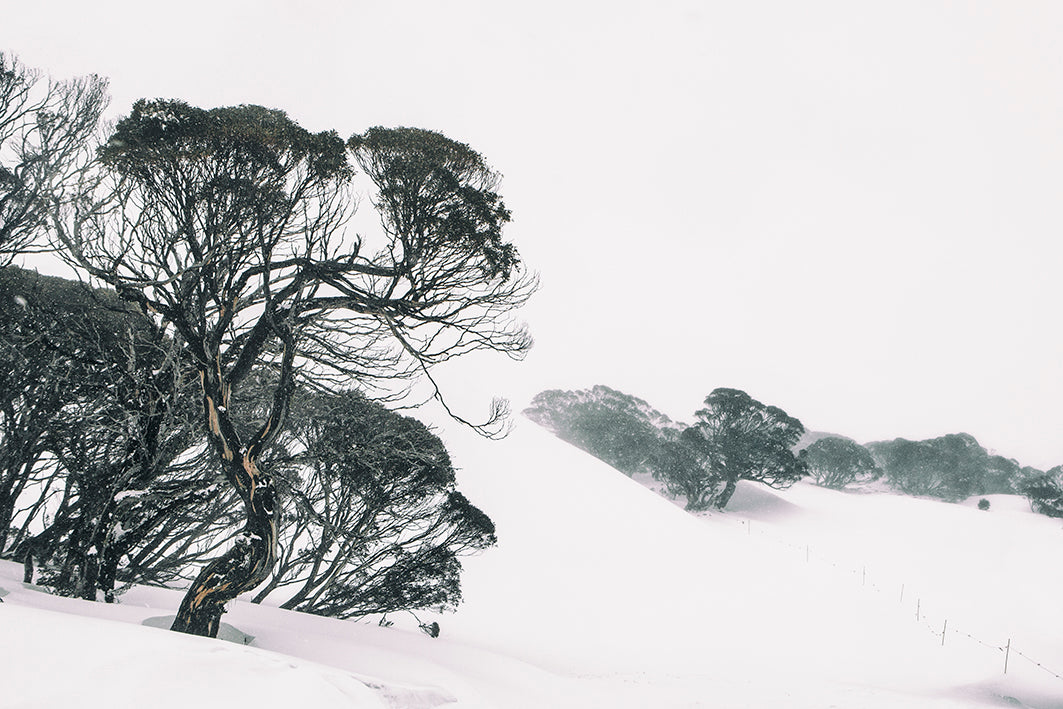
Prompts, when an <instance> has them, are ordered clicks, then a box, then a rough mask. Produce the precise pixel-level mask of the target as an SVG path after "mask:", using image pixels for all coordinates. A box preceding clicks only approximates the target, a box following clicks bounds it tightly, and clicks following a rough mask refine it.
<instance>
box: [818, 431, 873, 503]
mask: <svg viewBox="0 0 1063 709" xmlns="http://www.w3.org/2000/svg"><path fill="white" fill-rule="evenodd" d="M801 458H802V460H804V462H805V464H806V465H807V466H808V472H809V475H811V476H812V480H813V481H814V482H815V483H816V484H817V485H821V486H823V487H829V488H833V489H835V490H840V489H842V488H843V487H845V486H846V485H849V484H851V483H856V482H866V481H868V480H873V479H875V478H877V477H878V476H879V475H881V474H882V471H881V470H880V469H879V467H878V466H877V465H875V460H874V458H872V457H871V453H870V452H868V450H867V449H866V448H864V447H863V446H862V445H860V444H859V443H856V442H855V441H851V440H849V439H848V438H840V437H837V436H828V437H827V438H820V439H819V440H817V441H814V442H813V443H812V444H811V445H809V446H808V447H807V448H805V449H804V450H802V451H801Z"/></svg>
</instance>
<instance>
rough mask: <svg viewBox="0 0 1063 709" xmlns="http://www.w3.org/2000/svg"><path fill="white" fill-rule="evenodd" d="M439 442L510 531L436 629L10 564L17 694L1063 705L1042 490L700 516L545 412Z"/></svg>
mask: <svg viewBox="0 0 1063 709" xmlns="http://www.w3.org/2000/svg"><path fill="white" fill-rule="evenodd" d="M443 437H444V440H446V441H447V444H448V447H449V448H450V449H451V451H452V454H453V457H454V460H455V462H456V464H457V465H458V466H459V467H460V468H461V472H460V473H459V483H460V487H461V489H462V491H463V492H465V493H466V494H467V495H468V496H469V498H470V499H471V500H473V502H474V503H475V504H477V505H478V506H480V507H482V508H483V509H484V510H485V511H487V512H488V514H490V515H491V517H492V518H493V519H494V520H495V522H496V524H497V526H498V535H499V539H500V543H499V546H498V547H497V548H495V549H492V550H489V551H488V552H486V553H484V554H482V555H480V556H477V557H473V558H469V559H467V560H466V561H465V568H466V573H465V575H464V589H465V603H464V604H463V605H462V607H461V609H460V610H459V611H458V613H456V614H449V615H445V616H441V617H438V618H435V617H430V616H429V615H428V614H423V615H422V616H421V619H422V620H425V621H427V620H431V619H436V620H438V621H439V622H440V625H441V626H442V635H441V637H439V638H437V639H432V638H429V637H427V636H426V635H424V634H423V633H421V632H419V631H417V630H415V629H405V628H403V627H400V625H401V623H400V624H397V625H396V627H391V628H380V627H377V626H376V625H372V624H367V623H351V622H340V621H333V620H330V619H326V618H318V617H313V616H304V615H301V614H296V613H291V612H287V611H281V610H278V609H275V608H267V607H261V606H254V605H251V604H248V603H242V602H237V603H234V604H233V606H232V608H231V609H230V612H229V613H228V614H227V615H226V616H225V621H226V623H228V624H230V625H231V626H233V627H234V628H235V629H237V630H232V631H231V632H230V637H231V638H232V640H231V641H229V642H225V641H215V640H208V639H203V638H194V637H188V636H181V635H178V634H174V633H168V632H164V631H161V630H159V629H157V627H151V626H152V625H156V626H157V625H165V623H166V620H165V618H160V617H161V616H166V615H172V614H173V612H174V609H175V608H176V607H177V604H178V601H179V598H180V594H179V593H178V592H176V591H167V590H160V589H148V588H138V589H133V590H131V591H130V592H128V593H127V594H125V595H124V596H123V597H122V599H121V603H119V604H117V605H111V606H108V605H105V604H93V603H87V602H83V601H78V600H73V599H64V598H56V597H53V596H49V595H47V594H44V593H41V592H39V591H38V590H36V589H34V588H32V587H25V586H23V584H22V583H21V582H20V579H21V568H20V567H18V566H16V565H14V564H10V563H4V564H0V595H2V596H3V600H4V603H3V604H0V638H2V640H0V707H5V708H8V707H10V708H15V707H18V708H26V709H29V708H31V707H32V708H35V709H36V708H40V707H48V708H51V707H56V708H58V707H64V708H65V707H71V706H78V707H85V708H88V709H97V708H98V709H120V708H123V707H137V708H138V709H139V708H141V707H153V708H154V707H157V708H160V709H165V708H167V707H186V706H189V705H196V706H198V707H223V706H233V705H235V704H237V703H239V704H240V705H241V706H248V707H284V708H288V707H292V706H306V707H314V709H332V708H333V707H336V708H338V707H348V708H349V707H436V706H446V707H455V708H460V709H472V708H474V707H475V708H487V707H492V708H497V709H511V708H512V709H520V708H522V707H529V708H553V707H573V708H574V707H609V708H612V707H619V708H624V707H629V708H635V707H645V708H658V707H662V708H667V707H698V706H704V707H785V708H801V707H808V708H812V707H815V708H817V709H819V708H826V707H841V708H845V709H849V708H855V709H878V708H883V709H884V708H886V707H889V708H890V709H893V708H895V707H917V708H922V707H926V708H934V709H937V708H941V709H945V708H946V707H957V708H958V707H980V706H986V707H993V706H1001V707H1004V706H1008V707H1014V706H1018V707H1022V706H1027V707H1036V708H1038V709H1048V708H1050V707H1063V678H1060V677H1058V676H1057V674H1063V641H1061V639H1060V628H1061V627H1063V611H1061V608H1060V606H1061V605H1063V604H1060V603H1059V597H1060V594H1061V592H1063V563H1061V559H1063V524H1061V523H1060V521H1059V520H1051V519H1049V518H1046V517H1043V516H1038V515H1034V514H1032V513H1030V512H1029V510H1028V507H1027V506H1026V504H1025V503H1024V502H1023V501H1022V500H1019V499H1017V498H1012V497H1008V496H992V497H990V498H989V499H990V502H991V508H990V510H989V511H980V510H978V509H977V507H976V505H977V499H975V500H971V501H970V502H969V504H966V505H948V504H944V503H938V502H932V501H927V500H918V499H912V498H905V497H898V496H894V495H890V494H886V493H868V492H865V493H840V492H833V491H829V490H823V489H819V488H816V487H813V486H811V485H807V484H799V485H797V486H795V487H794V488H792V489H790V490H787V491H783V492H778V491H771V490H767V489H765V488H761V487H756V486H753V485H748V486H743V487H740V489H739V492H738V493H737V494H736V496H735V499H734V500H733V502H732V503H731V505H730V509H729V510H728V512H726V513H722V514H721V513H717V514H711V515H702V516H698V517H695V516H691V515H689V514H687V513H685V512H683V511H682V509H681V508H680V507H678V506H677V505H676V504H675V503H673V502H671V501H668V500H666V499H663V498H661V497H660V496H658V495H657V494H655V493H654V492H652V491H651V490H648V489H647V488H646V487H645V486H644V485H642V484H640V482H639V481H633V480H630V479H628V478H626V477H624V476H623V475H621V474H619V473H617V472H616V471H614V470H613V469H612V468H609V467H608V466H606V465H604V464H602V463H600V462H599V461H597V460H595V459H593V458H591V457H590V456H588V455H586V454H585V453H582V452H581V451H579V450H576V449H575V448H573V447H571V446H569V445H568V444H565V443H563V442H561V441H559V440H558V439H556V438H554V437H553V436H552V435H550V434H549V433H547V432H545V431H543V430H541V429H539V428H538V427H537V426H535V425H534V424H531V423H530V422H527V421H523V420H522V421H519V422H518V425H517V427H516V429H515V430H514V432H513V433H512V434H511V436H510V437H509V438H507V439H506V440H504V441H502V442H490V441H484V440H481V439H478V438H476V437H475V436H474V435H473V434H470V433H467V432H464V431H461V430H460V429H457V428H455V429H453V430H447V431H446V432H445V433H444V435H443ZM917 614H918V619H917ZM946 621H947V625H946ZM942 630H944V631H945V637H944V645H943V644H942ZM247 636H251V637H252V638H253V639H251V640H250V641H249V642H250V644H243V642H241V641H242V640H247V639H248V638H247ZM1009 640H1010V650H1008V647H1009V646H1008V642H1009ZM1006 652H1008V653H1009V655H1008V657H1007V662H1008V665H1007V674H1006V675H1005V674H1004V665H1005V654H1006ZM1036 663H1041V665H1042V666H1038V665H1037V664H1036Z"/></svg>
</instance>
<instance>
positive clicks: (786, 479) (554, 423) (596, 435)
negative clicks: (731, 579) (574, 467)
mask: <svg viewBox="0 0 1063 709" xmlns="http://www.w3.org/2000/svg"><path fill="white" fill-rule="evenodd" d="M524 414H525V415H526V416H527V417H528V418H530V419H531V420H533V421H535V422H537V423H539V424H541V425H543V426H544V427H546V428H548V429H550V430H551V431H553V432H555V433H556V434H557V435H558V436H560V437H561V438H562V439H564V440H567V441H569V442H571V443H573V444H574V445H577V446H579V447H580V448H583V449H584V450H586V451H588V452H589V453H591V454H592V455H595V456H596V457H599V458H601V459H602V460H603V461H605V462H607V463H609V464H610V465H614V466H615V467H617V469H618V470H621V471H622V472H625V473H627V474H629V475H631V474H634V473H649V474H651V475H653V477H654V478H655V479H657V480H659V481H661V482H662V483H663V484H664V485H665V488H666V489H667V490H668V492H669V493H670V494H673V495H675V496H683V497H685V498H686V501H687V502H686V507H687V509H688V510H692V511H699V510H707V509H710V508H711V509H723V508H725V507H726V506H727V503H728V502H729V501H730V499H731V496H732V495H733V494H734V492H735V489H736V488H737V484H738V481H739V480H751V481H755V482H759V483H763V484H765V485H768V486H770V487H776V488H785V487H788V486H790V485H792V484H793V483H794V482H796V481H797V480H799V479H801V477H802V476H804V475H805V474H806V472H807V466H806V464H805V463H804V461H802V460H801V459H800V458H799V457H798V456H797V455H796V454H795V453H794V452H793V446H794V444H795V443H796V442H797V440H798V439H799V438H800V436H801V434H802V433H804V430H805V429H804V426H803V425H802V424H801V422H800V421H798V420H797V419H795V418H793V417H791V416H789V415H788V414H787V413H786V412H785V411H783V410H782V409H780V408H778V407H775V406H766V405H764V404H762V403H761V402H759V401H757V400H756V399H753V398H752V397H750V396H749V395H748V394H746V393H745V392H743V391H739V390H737V389H716V390H714V391H713V392H712V393H711V394H709V396H708V397H706V399H705V407H704V408H702V409H699V410H698V411H697V412H696V413H695V423H694V424H693V425H690V426H687V425H684V424H678V423H674V422H672V421H671V420H670V419H669V418H668V417H666V416H664V415H663V414H661V413H660V412H658V411H657V410H656V409H654V408H652V407H651V406H649V405H648V404H647V403H646V402H644V401H642V400H640V399H636V398H634V397H631V396H628V395H626V394H623V393H621V392H618V391H615V390H612V389H609V388H608V387H604V386H597V387H594V388H593V389H591V390H589V391H586V392H562V391H546V392H542V393H541V394H539V395H538V396H536V397H535V398H534V399H533V400H532V402H531V405H530V406H529V407H528V408H527V409H525V411H524Z"/></svg>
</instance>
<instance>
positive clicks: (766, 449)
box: [683, 388, 807, 510]
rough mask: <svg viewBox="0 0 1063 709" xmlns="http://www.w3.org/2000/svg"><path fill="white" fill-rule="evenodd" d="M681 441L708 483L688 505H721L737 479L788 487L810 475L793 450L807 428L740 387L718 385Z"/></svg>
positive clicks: (729, 494) (724, 504)
mask: <svg viewBox="0 0 1063 709" xmlns="http://www.w3.org/2000/svg"><path fill="white" fill-rule="evenodd" d="M695 416H696V421H695V423H694V425H693V426H691V427H690V428H688V429H686V430H685V431H684V432H683V440H684V441H685V442H686V443H687V444H688V445H689V446H690V448H691V449H692V450H694V452H695V453H696V454H697V455H698V457H699V460H700V463H701V467H702V470H703V471H704V472H703V480H704V481H705V484H704V485H702V486H701V488H700V489H698V490H697V491H696V493H697V494H696V496H695V497H694V499H690V497H688V500H687V507H688V509H695V510H696V509H706V508H708V507H710V506H711V507H716V508H717V509H723V508H724V507H725V506H726V505H727V503H728V502H729V501H730V499H731V495H732V494H734V491H735V488H736V486H737V484H738V481H739V480H753V481H756V482H760V483H764V484H765V485H768V486H769V487H777V488H785V487H788V486H790V485H792V484H793V483H794V482H796V481H797V480H800V479H801V477H802V476H803V475H806V474H807V468H806V465H805V463H804V462H803V461H801V460H800V459H799V458H798V457H797V456H796V455H795V454H794V452H793V446H794V444H795V443H796V442H797V439H798V438H800V436H801V434H802V433H804V430H805V427H804V425H802V424H801V422H800V421H798V420H797V419H796V418H794V417H792V416H790V415H789V414H787V413H786V412H785V411H783V410H782V409H780V408H778V407H776V406H767V405H765V404H762V403H761V402H759V401H757V400H756V399H754V398H753V397H751V396H749V394H746V393H745V392H744V391H741V390H738V389H726V388H721V389H715V390H713V392H712V393H711V394H709V395H708V397H706V398H705V408H703V409H699V410H698V411H697V413H696V414H695Z"/></svg>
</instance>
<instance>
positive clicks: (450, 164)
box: [347, 127, 520, 287]
mask: <svg viewBox="0 0 1063 709" xmlns="http://www.w3.org/2000/svg"><path fill="white" fill-rule="evenodd" d="M347 145H348V147H349V148H350V149H351V151H352V152H353V153H354V156H355V159H357V160H358V163H359V165H361V167H362V169H363V170H365V172H366V174H367V175H369V177H370V179H372V180H373V182H374V184H375V185H376V186H377V188H378V189H379V194H378V195H377V200H376V206H377V209H378V210H380V212H381V215H382V217H383V220H384V224H385V228H387V229H388V231H389V232H390V233H391V235H393V236H395V237H397V238H398V239H399V240H400V241H401V243H402V245H403V248H404V251H405V253H406V257H407V258H408V259H409V260H410V263H411V264H416V263H418V262H421V261H423V262H424V266H422V267H421V268H423V267H429V268H438V264H440V263H446V262H448V261H452V260H453V259H454V258H461V259H468V258H469V257H470V256H472V257H473V258H474V260H475V262H477V263H478V265H479V268H480V271H481V275H482V276H484V277H487V278H491V279H493V278H501V279H502V280H508V279H509V278H510V276H511V275H512V274H513V272H514V270H515V269H516V268H517V266H518V265H519V263H520V260H519V258H518V256H517V251H516V249H515V247H514V246H513V245H512V244H509V243H506V242H504V241H503V240H502V228H503V227H504V226H505V225H506V223H507V222H509V221H510V218H511V215H510V212H509V210H508V209H506V207H505V205H504V204H503V202H502V198H501V197H500V196H499V195H498V193H497V192H495V188H496V186H497V184H498V176H497V175H496V174H495V173H494V172H493V171H492V170H491V169H490V168H489V167H488V166H487V163H486V161H485V160H484V159H483V156H481V155H480V154H479V153H478V152H476V151H475V150H473V149H472V148H470V147H469V146H468V145H466V144H465V143H459V142H457V141H454V140H451V139H450V138H447V137H446V136H444V135H442V134H440V133H436V132H434V131H429V130H423V129H420V128H381V127H376V128H370V129H369V130H367V131H366V132H365V133H364V134H362V135H354V136H351V138H350V140H348V141H347ZM415 271H420V268H417V269H415ZM425 275H427V274H425ZM415 280H416V281H418V282H419V283H420V284H422V286H423V287H430V281H431V279H429V278H416V277H415Z"/></svg>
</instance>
